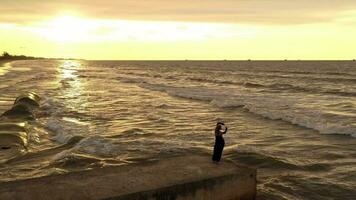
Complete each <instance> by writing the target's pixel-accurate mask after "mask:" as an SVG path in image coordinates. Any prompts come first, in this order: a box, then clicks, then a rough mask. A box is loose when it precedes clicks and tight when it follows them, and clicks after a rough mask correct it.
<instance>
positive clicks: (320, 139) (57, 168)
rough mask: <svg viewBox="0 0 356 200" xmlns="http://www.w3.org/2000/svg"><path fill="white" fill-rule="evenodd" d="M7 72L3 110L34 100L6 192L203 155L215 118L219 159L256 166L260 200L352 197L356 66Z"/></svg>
mask: <svg viewBox="0 0 356 200" xmlns="http://www.w3.org/2000/svg"><path fill="white" fill-rule="evenodd" d="M10 65H11V68H7V69H6V70H4V69H0V83H1V84H0V93H1V95H0V112H1V113H3V112H5V111H6V110H8V109H9V108H10V107H11V106H12V104H13V101H14V99H15V98H16V97H17V96H18V95H19V94H21V93H23V92H28V91H33V92H36V93H38V94H39V95H40V96H41V97H42V100H41V102H40V104H41V105H40V108H39V111H38V113H37V119H36V120H34V121H30V122H29V125H30V126H31V127H32V128H31V130H30V131H29V145H28V148H27V149H26V151H25V153H19V154H18V156H16V158H13V159H11V160H6V159H5V158H4V159H2V160H0V163H1V164H0V180H1V182H2V183H4V184H5V183H9V182H12V181H20V180H25V179H29V178H37V177H47V176H57V175H62V174H68V173H72V172H83V171H86V170H96V169H101V168H107V167H118V166H130V165H139V164H140V163H144V162H148V161H156V160H167V159H171V158H172V157H175V156H179V157H182V156H183V157H184V156H191V155H197V154H204V155H207V156H206V157H207V159H210V157H209V155H211V153H212V147H213V144H214V132H213V131H214V128H215V125H216V122H217V121H223V122H225V124H226V125H227V126H228V128H229V130H228V132H227V134H226V135H225V136H224V137H225V142H226V145H225V149H224V154H223V159H227V160H232V161H233V162H235V163H238V164H240V165H245V166H248V167H252V168H256V169H257V171H258V177H257V199H328V198H332V199H340V200H341V199H354V197H356V187H355V183H356V173H355V172H356V160H355V157H356V154H355V152H356V145H355V144H356V120H355V119H356V112H355V110H356V103H355V102H356V101H355V98H356V86H355V85H356V84H355V83H356V78H355V77H356V76H355V75H356V62H353V61H84V60H80V61H79V60H29V61H26V60H23V61H14V62H11V63H10ZM1 71H6V73H2V74H1ZM2 153H3V152H2ZM5 154H6V153H5ZM172 170H174V169H172Z"/></svg>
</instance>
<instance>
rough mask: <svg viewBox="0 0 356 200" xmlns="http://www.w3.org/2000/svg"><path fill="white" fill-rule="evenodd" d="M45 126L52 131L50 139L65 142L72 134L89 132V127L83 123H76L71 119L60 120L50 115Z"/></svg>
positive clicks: (81, 134) (77, 134)
mask: <svg viewBox="0 0 356 200" xmlns="http://www.w3.org/2000/svg"><path fill="white" fill-rule="evenodd" d="M46 128H48V129H49V130H51V131H52V134H53V135H52V139H54V140H56V141H57V142H59V143H62V144H65V143H67V142H68V141H69V140H70V139H71V138H73V137H74V136H84V135H86V134H88V133H89V127H88V125H85V124H78V123H74V122H71V121H66V120H61V119H58V118H55V117H51V118H50V119H49V120H48V122H47V124H46Z"/></svg>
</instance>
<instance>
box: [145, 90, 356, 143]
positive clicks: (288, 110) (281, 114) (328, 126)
mask: <svg viewBox="0 0 356 200" xmlns="http://www.w3.org/2000/svg"><path fill="white" fill-rule="evenodd" d="M141 87H143V88H146V89H150V90H154V91H161V92H165V93H167V94H169V95H171V96H176V97H181V98H186V99H194V100H202V101H208V102H210V104H212V105H214V106H217V107H221V108H233V107H243V108H244V109H246V110H248V111H250V112H252V113H255V114H258V115H261V116H263V117H266V118H269V119H272V120H283V121H287V122H290V123H292V124H295V125H300V126H303V127H307V128H311V129H315V130H317V131H319V132H320V133H323V134H345V135H351V136H354V137H356V122H355V121H354V117H352V116H350V115H345V114H341V113H340V114H333V115H330V113H329V112H328V110H327V109H325V107H323V105H320V104H321V103H322V102H321V101H319V100H318V99H316V100H315V99H307V98H304V97H302V98H300V97H293V96H283V95H280V96H275V95H267V94H249V93H242V92H241V91H235V90H219V89H211V88H202V87H173V86H167V85H164V84H141ZM325 101H326V102H328V100H325ZM310 105H315V106H310Z"/></svg>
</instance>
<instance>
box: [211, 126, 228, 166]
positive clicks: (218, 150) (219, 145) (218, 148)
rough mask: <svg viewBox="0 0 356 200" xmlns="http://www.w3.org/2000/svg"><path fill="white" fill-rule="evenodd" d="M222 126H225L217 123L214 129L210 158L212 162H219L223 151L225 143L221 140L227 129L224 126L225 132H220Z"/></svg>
mask: <svg viewBox="0 0 356 200" xmlns="http://www.w3.org/2000/svg"><path fill="white" fill-rule="evenodd" d="M223 126H225V124H224V123H222V122H218V123H217V124H216V127H215V145H214V153H213V158H212V159H213V161H214V162H219V161H220V159H221V155H222V152H223V150H224V146H225V141H224V138H223V134H225V133H226V132H227V127H226V126H225V130H222V127H223Z"/></svg>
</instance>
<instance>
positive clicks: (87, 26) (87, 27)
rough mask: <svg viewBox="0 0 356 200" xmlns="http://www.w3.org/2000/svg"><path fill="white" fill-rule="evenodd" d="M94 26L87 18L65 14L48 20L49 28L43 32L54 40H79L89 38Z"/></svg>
mask: <svg viewBox="0 0 356 200" xmlns="http://www.w3.org/2000/svg"><path fill="white" fill-rule="evenodd" d="M94 28H95V27H94V25H93V24H92V23H90V21H89V20H86V19H85V18H80V17H77V16H71V15H64V16H59V17H56V18H55V19H53V20H51V21H49V22H47V28H46V29H44V30H43V31H42V32H43V34H44V35H45V36H46V37H47V38H48V39H50V40H52V41H57V42H78V41H86V40H89V39H90V38H89V36H90V31H91V30H92V29H94Z"/></svg>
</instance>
